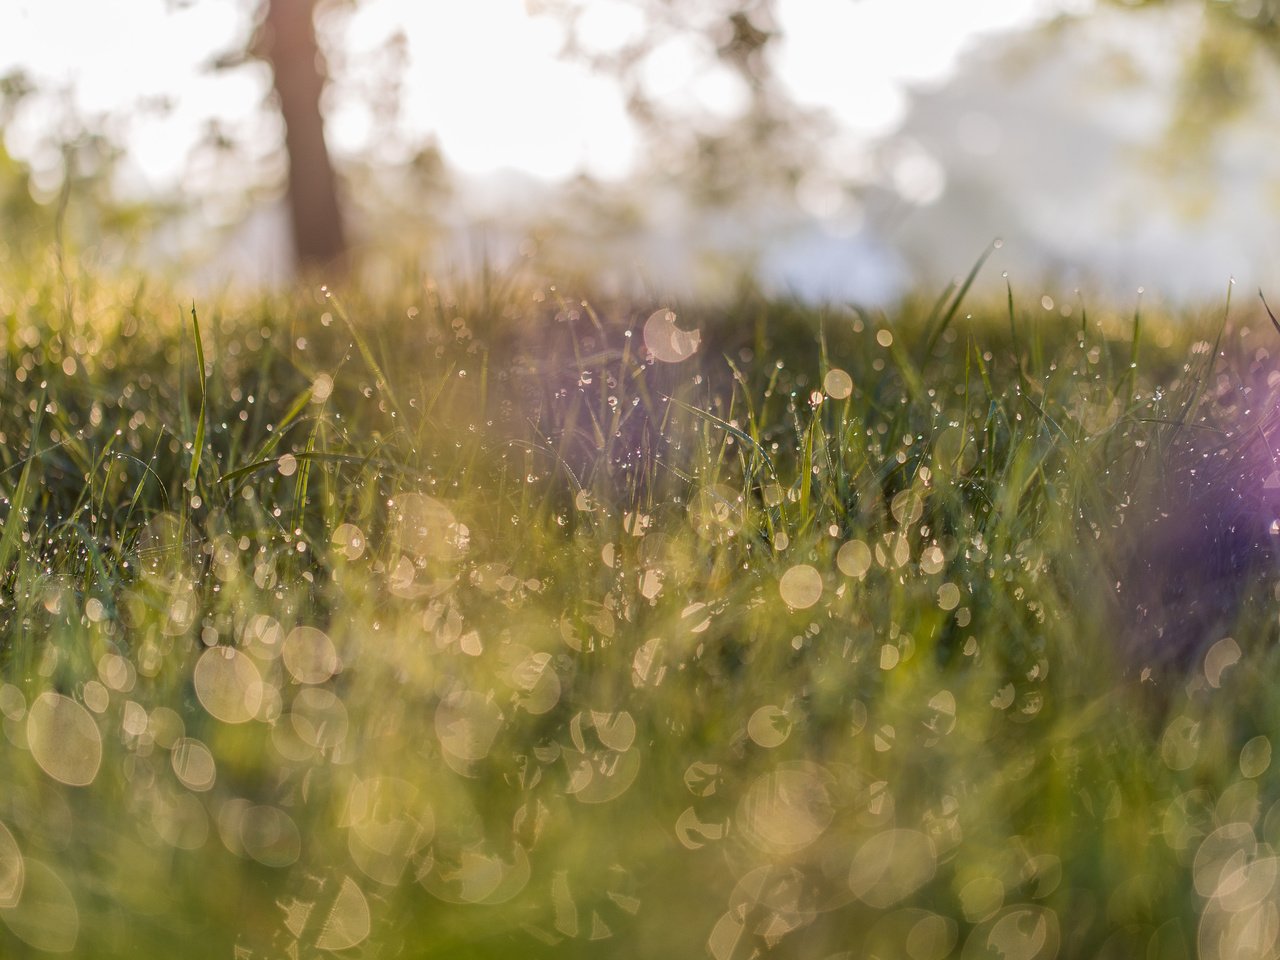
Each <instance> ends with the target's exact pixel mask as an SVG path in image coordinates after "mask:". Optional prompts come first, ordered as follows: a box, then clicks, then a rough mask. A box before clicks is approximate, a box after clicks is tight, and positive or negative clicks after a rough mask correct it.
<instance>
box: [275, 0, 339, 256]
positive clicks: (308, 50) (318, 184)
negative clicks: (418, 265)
mask: <svg viewBox="0 0 1280 960" xmlns="http://www.w3.org/2000/svg"><path fill="white" fill-rule="evenodd" d="M314 9H315V0H267V10H266V19H265V22H264V27H265V36H264V37H263V40H264V41H265V43H264V47H265V49H264V50H263V52H264V53H265V55H266V57H267V60H268V61H269V62H270V63H271V69H272V73H273V74H274V76H275V90H276V96H277V97H279V99H280V113H281V115H282V116H283V118H284V126H285V150H286V151H287V152H288V155H289V217H290V221H291V226H292V230H293V249H294V255H295V257H296V260H297V265H298V267H299V268H300V269H307V268H315V267H333V266H337V265H340V264H341V263H342V261H343V260H344V259H345V257H346V253H347V243H346V236H345V232H344V230H343V225H342V211H341V209H340V208H339V206H338V184H337V178H336V177H335V176H334V172H333V164H332V162H331V161H330V159H329V148H328V146H327V145H326V144H325V139H324V117H323V116H321V113H320V95H321V93H322V92H323V91H324V85H325V74H324V68H323V65H322V61H321V58H320V49H319V47H318V46H317V44H316V31H315V22H314V20H313V18H312V14H313V11H314Z"/></svg>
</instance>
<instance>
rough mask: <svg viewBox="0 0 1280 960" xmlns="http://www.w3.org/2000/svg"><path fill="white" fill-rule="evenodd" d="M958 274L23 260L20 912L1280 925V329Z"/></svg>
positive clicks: (30, 923) (287, 944) (531, 941)
mask: <svg viewBox="0 0 1280 960" xmlns="http://www.w3.org/2000/svg"><path fill="white" fill-rule="evenodd" d="M965 286H966V287H967V284H966V285H965ZM962 293H963V291H961V290H953V291H949V292H948V293H947V295H946V296H944V297H943V298H942V299H941V300H939V301H938V302H937V303H936V304H931V303H930V301H929V300H928V299H924V300H920V301H919V302H917V301H908V302H906V303H904V304H903V305H902V307H901V308H900V309H899V310H897V311H895V312H894V313H893V315H891V316H885V315H882V314H880V313H877V312H874V311H864V310H858V309H853V308H849V307H843V306H841V307H831V308H829V309H825V310H815V309H809V308H805V307H801V306H798V305H795V304H789V303H784V302H768V301H764V300H761V299H759V298H756V297H753V296H750V295H744V296H743V298H742V299H741V301H740V302H738V303H736V304H733V305H731V306H728V307H722V308H717V309H709V308H706V309H699V308H698V306H697V305H687V306H685V307H683V308H682V307H681V306H680V305H675V309H676V313H677V319H676V321H675V322H676V323H677V324H678V327H676V326H673V325H672V322H671V318H670V317H669V316H668V315H666V314H665V313H662V312H659V313H656V314H655V313H654V312H653V311H654V310H655V308H658V307H660V306H662V305H660V304H625V303H608V302H596V301H594V300H592V299H591V298H590V297H589V296H586V297H582V296H576V295H570V294H568V293H566V292H564V291H559V290H556V289H555V288H554V287H551V286H547V285H545V284H537V283H535V282H533V281H531V280H524V279H520V278H516V277H509V278H504V277H500V276H496V275H489V276H487V277H486V278H485V281H484V283H483V284H482V285H478V286H467V285H466V284H458V285H456V286H455V287H447V286H438V285H436V284H435V283H433V282H431V281H425V282H424V281H421V280H419V279H416V278H407V279H406V280H405V281H404V283H403V286H402V290H401V292H400V294H399V296H397V297H387V298H385V299H383V300H380V301H379V302H368V301H366V300H365V299H363V298H361V296H360V295H359V293H358V292H355V291H337V292H336V293H331V292H329V291H327V290H324V289H321V288H314V289H303V290H299V291H297V292H296V293H294V294H292V295H279V296H276V297H264V298H257V299H248V300H239V299H236V298H235V297H232V296H228V297H227V298H225V299H223V300H221V301H218V302H209V303H203V302H201V303H196V304H194V305H193V304H191V303H190V302H189V301H184V300H183V299H182V298H181V296H180V294H178V293H175V292H173V291H170V290H153V289H150V288H149V287H148V286H147V285H145V284H144V283H143V282H142V281H141V280H130V279H127V278H125V279H111V278H104V277H97V276H93V275H87V274H86V275H75V274H73V275H71V276H69V277H65V278H64V277H61V276H59V275H58V272H57V271H56V270H54V269H52V268H50V269H45V268H44V267H42V266H32V265H31V264H23V263H16V262H13V261H9V262H6V263H4V264H2V265H0V319H2V320H3V324H4V331H3V337H4V340H3V351H2V353H0V494H3V497H4V503H3V504H0V516H3V517H4V525H3V530H2V532H0V560H2V561H3V562H2V563H0V568H2V569H0V577H2V580H0V599H2V606H0V638H2V641H0V642H2V645H0V677H2V678H3V685H0V714H2V718H0V726H2V727H3V734H4V738H3V739H0V769H2V770H3V779H2V782H3V783H4V788H3V789H2V790H0V824H2V825H3V829H0V921H2V922H3V925H2V927H0V953H3V954H4V955H5V956H28V955H30V956H38V955H42V952H44V951H50V952H71V953H74V954H75V955H78V956H93V957H113V956H120V957H126V956H127V957H138V956H170V955H172V954H173V953H174V951H175V949H177V950H180V951H181V953H182V955H183V956H191V957H203V956H209V957H230V956H237V957H246V958H250V957H255V958H256V957H264V958H265V957H281V956H299V957H310V956H320V955H328V954H333V955H337V956H350V957H370V958H372V957H392V956H404V957H419V956H422V957H428V956H450V957H476V958H479V957H509V956H540V955H547V956H590V957H595V956H601V957H606V956H607V957H654V956H698V955H703V954H704V953H709V955H710V956H712V957H714V958H715V960H730V958H734V960H737V958H748V957H754V956H764V955H766V954H767V955H769V956H781V957H867V958H869V957H886V958H887V957H903V956H906V957H912V958H916V960H923V958H943V957H950V956H959V957H965V958H969V957H986V956H991V955H1001V956H1004V957H1025V958H1032V957H1036V958H1050V957H1054V956H1061V957H1085V956H1114V957H1144V956H1145V957H1179V956H1186V957H1190V956H1196V955H1198V956H1201V957H1222V958H1227V957H1230V958H1238V957H1253V956H1258V957H1262V956H1271V955H1272V954H1273V953H1274V952H1275V950H1276V948H1277V935H1278V934H1280V922H1278V921H1277V919H1276V918H1277V916H1280V914H1277V906H1278V905H1280V900H1278V899H1277V898H1280V886H1277V882H1278V880H1280V870H1278V869H1277V868H1278V866H1280V860H1277V859H1276V856H1275V853H1274V849H1273V848H1274V846H1275V844H1276V843H1277V842H1278V841H1280V804H1278V803H1277V801H1280V779H1278V778H1277V774H1276V772H1275V771H1276V767H1274V766H1273V765H1272V764H1271V754H1272V741H1271V740H1270V736H1271V734H1272V733H1273V732H1275V730H1276V728H1277V723H1280V701H1278V700H1277V698H1276V697H1275V695H1274V684H1273V681H1272V678H1273V677H1275V676H1276V675H1277V668H1278V667H1280V664H1277V662H1276V661H1277V654H1276V652H1275V650H1276V648H1275V643H1274V640H1275V632H1276V631H1275V627H1276V622H1277V619H1276V615H1275V604H1274V594H1273V593H1272V588H1273V584H1274V581H1275V571H1274V569H1273V568H1272V567H1271V566H1269V564H1270V561H1271V555H1270V549H1269V543H1268V538H1267V531H1268V530H1269V524H1270V522H1271V519H1272V516H1273V514H1272V513H1271V510H1272V505H1271V503H1270V501H1269V500H1268V498H1269V497H1272V496H1273V494H1272V493H1271V486H1269V485H1268V480H1270V478H1271V475H1272V471H1273V469H1274V468H1273V467H1272V465H1271V459H1270V453H1269V450H1270V448H1271V447H1272V446H1280V438H1275V439H1273V438H1272V436H1271V434H1272V427H1273V425H1274V419H1275V418H1274V415H1273V413H1272V394H1273V392H1274V386H1275V383H1274V381H1280V377H1277V375H1276V374H1275V373H1273V372H1272V365H1271V361H1270V359H1269V357H1270V355H1271V354H1272V353H1273V352H1280V351H1277V347H1280V341H1277V339H1276V336H1275V331H1274V330H1272V329H1271V327H1270V323H1269V321H1268V320H1267V319H1266V316H1265V314H1264V313H1263V312H1262V311H1260V310H1259V311H1255V310H1253V308H1252V307H1251V306H1249V305H1246V306H1244V307H1241V306H1239V305H1237V306H1236V307H1235V308H1233V309H1230V310H1229V315H1228V316H1225V317H1224V314H1223V311H1222V310H1221V309H1218V310H1215V311H1214V312H1212V313H1211V314H1206V315H1179V316H1166V315H1160V314H1154V313H1153V314H1150V315H1148V314H1147V313H1144V312H1141V311H1139V312H1138V313H1136V314H1135V313H1134V312H1133V311H1132V309H1131V308H1127V309H1125V310H1123V311H1120V312H1117V313H1114V314H1113V313H1108V312H1106V311H1102V310H1093V311H1089V312H1086V311H1085V309H1084V308H1083V307H1082V306H1081V305H1080V304H1077V303H1073V304H1071V305H1070V306H1069V307H1068V306H1063V305H1060V304H1054V303H1052V302H1051V301H1050V300H1048V299H1047V298H1046V299H1045V300H1044V301H1039V300H1035V301H1029V302H1026V303H1023V302H1022V301H1021V299H1020V298H1019V296H1018V295H1017V291H1010V293H1009V297H1008V299H1007V302H997V303H994V304H983V305H976V306H975V305H972V304H968V303H962V301H961V294H962ZM681 330H696V331H697V332H698V340H697V343H696V351H695V350H694V349H693V347H694V342H695V341H694V338H692V337H689V336H686V335H685V334H683V333H681V332H680V331H681ZM655 354H656V355H658V356H660V357H666V358H667V359H668V360H674V361H676V362H662V361H660V360H655V359H654V355H655ZM1276 476H1277V477H1278V478H1280V474H1277V475H1276Z"/></svg>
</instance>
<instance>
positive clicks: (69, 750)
mask: <svg viewBox="0 0 1280 960" xmlns="http://www.w3.org/2000/svg"><path fill="white" fill-rule="evenodd" d="M27 744H28V746H29V747H30V748H31V756H32V757H33V758H34V759H35V761H36V763H37V764H39V765H40V769H41V770H43V771H44V772H45V773H47V774H48V775H49V776H50V777H52V778H53V779H54V780H57V781H58V782H59V783H65V784H67V785H68V786H72V787H87V786H88V785H89V784H91V783H93V780H94V778H95V777H96V776H97V775H98V767H99V766H100V765H101V763H102V734H101V733H100V732H99V731H98V725H97V724H96V723H94V720H93V716H92V715H91V714H90V713H89V711H88V710H86V709H85V708H84V707H83V706H81V705H80V704H78V703H76V702H75V701H74V700H72V699H71V698H70V697H64V696H62V695H61V694H58V693H42V694H40V696H39V697H37V698H36V700H35V702H34V703H33V704H31V710H30V712H29V713H28V714H27Z"/></svg>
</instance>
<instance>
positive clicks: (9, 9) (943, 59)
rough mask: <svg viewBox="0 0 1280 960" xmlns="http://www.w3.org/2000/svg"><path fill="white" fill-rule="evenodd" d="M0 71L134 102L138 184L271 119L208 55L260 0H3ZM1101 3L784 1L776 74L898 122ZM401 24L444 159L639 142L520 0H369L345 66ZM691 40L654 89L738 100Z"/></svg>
mask: <svg viewBox="0 0 1280 960" xmlns="http://www.w3.org/2000/svg"><path fill="white" fill-rule="evenodd" d="M2 2H3V3H4V4H5V6H6V10H5V13H4V22H3V31H2V32H0V74H3V73H5V72H7V71H8V70H10V69H12V68H14V67H22V68H25V69H27V70H28V71H29V72H30V73H31V74H33V75H34V76H35V77H36V78H37V79H38V80H40V81H43V82H45V83H47V84H50V85H52V86H54V87H57V88H63V89H66V90H67V92H68V95H69V96H70V97H71V99H72V102H73V103H74V104H75V105H76V106H77V107H78V109H79V110H80V111H82V112H84V113H87V114H95V113H106V112H111V111H120V110H124V111H125V112H126V115H125V118H124V119H123V120H122V121H120V122H121V123H123V125H124V126H123V131H124V133H125V137H124V139H125V141H126V142H127V149H128V151H129V156H130V160H131V162H132V165H133V167H134V168H135V172H136V175H137V177H136V178H137V181H138V185H139V186H141V187H144V188H146V187H151V188H159V189H165V188H171V187H173V186H175V185H176V184H177V183H178V182H179V180H180V178H181V176H182V175H183V171H184V170H185V169H186V154H187V150H188V148H189V146H190V145H191V144H192V143H193V142H194V141H195V139H196V138H197V137H198V136H199V133H200V131H201V130H202V129H203V128H204V126H205V124H206V123H207V122H208V121H209V120H210V119H211V118H218V119H220V120H222V121H224V122H226V123H228V124H229V125H231V126H232V127H235V126H237V125H245V124H259V125H261V124H262V123H263V122H264V121H263V120H262V118H261V114H260V113H259V112H258V110H257V108H258V106H259V105H260V104H261V102H262V98H263V96H264V94H265V91H266V85H267V83H268V75H267V74H266V72H265V70H263V69H247V70H240V71H234V72H231V73H224V74H220V75H210V74H209V73H207V72H205V71H203V70H202V64H203V63H204V61H206V60H207V59H208V58H209V57H210V56H211V55H213V54H214V53H217V52H222V51H225V50H227V49H229V48H232V47H233V46H234V44H235V42H236V40H237V38H238V37H240V36H242V35H243V29H244V28H243V25H244V23H245V18H246V16H247V10H248V9H249V8H250V7H251V4H252V0H196V2H195V3H193V4H192V5H190V6H189V7H187V8H186V9H183V10H179V11H177V12H170V10H169V8H168V6H167V5H166V2H165V0H128V2H104V0H2ZM1090 4H1091V0H975V2H959V0H778V7H779V14H780V19H781V26H782V29H783V32H784V41H783V42H782V43H781V44H780V45H779V46H778V48H777V51H776V54H775V55H776V57H777V60H776V65H777V68H778V72H779V75H780V77H781V78H782V81H783V82H784V83H785V84H786V86H787V87H788V88H789V89H790V91H791V93H792V94H793V95H794V96H795V98H796V99H797V100H798V101H799V102H801V103H805V104H812V105H822V106H826V107H828V108H830V109H831V110H832V111H833V112H834V113H835V115H836V116H837V117H838V118H840V119H841V120H842V121H843V122H844V123H845V124H846V125H847V126H848V127H849V129H850V131H851V133H852V134H854V135H855V136H858V137H867V138H871V137H874V136H876V135H879V134H884V133H887V132H889V131H891V130H892V129H893V127H894V125H895V124H896V123H897V122H898V120H899V119H900V118H901V116H902V113H903V109H904V104H905V100H904V87H905V86H906V85H909V84H918V83H929V82H934V81H940V80H942V79H944V78H945V77H946V76H947V75H948V73H949V71H950V70H951V69H952V68H953V67H954V65H955V63H956V60H957V57H958V56H959V55H960V54H961V53H962V52H963V51H964V50H965V49H966V47H968V46H969V45H970V44H972V43H973V42H974V40H975V39H976V38H978V37H980V36H981V35H982V34H983V33H986V32H990V31H996V30H1004V29H1009V28H1016V27H1019V26H1023V25H1027V24H1030V23H1032V22H1034V21H1035V20H1037V19H1039V18H1043V17H1046V16H1049V15H1052V14H1053V13H1054V12H1056V11H1059V10H1062V9H1067V8H1070V9H1076V10H1079V9H1081V8H1082V7H1087V6H1089V5H1090ZM639 28H640V21H639V19H638V17H637V15H636V14H635V11H634V8H633V7H632V6H631V5H630V4H629V3H627V2H626V0H588V4H587V16H586V18H585V20H584V23H583V34H584V37H585V38H586V39H587V40H588V41H589V42H590V43H592V44H593V45H594V46H595V47H596V48H597V49H599V50H602V51H608V50H609V49H611V48H614V47H616V46H617V45H619V44H621V43H625V42H626V40H627V38H628V37H630V36H632V35H633V34H634V31H636V30H638V29H639ZM397 30H402V31H403V32H404V35H405V37H406V39H407V42H408V52H409V59H408V66H407V76H406V77H405V81H404V92H405V103H404V122H405V134H406V137H407V139H410V140H411V139H413V138H414V137H415V136H418V135H428V134H431V135H434V136H436V137H437V138H438V141H439V143H440V145H441V148H442V149H443V151H444V153H445V155H446V158H447V159H448V160H449V161H450V162H451V163H452V164H453V165H454V166H455V167H456V168H458V169H460V170H462V171H464V172H468V173H485V172H490V171H494V170H499V169H514V170H519V171H523V172H526V173H529V174H532V175H534V176H538V177H542V178H546V179H558V178H562V177H566V176H569V175H571V174H573V173H575V172H578V171H580V170H586V171H588V172H590V173H593V174H595V175H597V176H601V177H606V178H613V177H622V176H625V175H626V173H627V172H628V170H629V169H631V167H632V165H633V164H634V162H635V150H636V147H637V140H636V137H635V135H634V131H633V130H632V128H631V125H630V121H629V120H628V119H627V117H626V114H625V110H624V109H623V104H622V99H621V96H620V94H619V92H618V90H617V89H616V88H615V86H614V85H613V83H612V82H611V81H610V80H608V79H606V78H603V77H598V76H592V75H590V74H588V73H587V72H586V71H585V70H584V69H583V68H582V67H580V66H576V65H573V64H570V63H565V62H562V61H559V60H557V59H556V56H555V54H556V51H557V50H558V48H559V43H560V33H559V30H560V28H559V26H558V25H557V24H556V22H555V21H554V20H552V19H548V18H534V17H530V16H529V15H528V14H527V13H526V11H525V5H524V3H523V2H522V0H365V2H364V3H363V4H362V5H361V6H360V7H359V9H358V10H357V12H356V13H355V14H354V15H353V16H352V18H351V19H350V21H349V22H348V23H347V24H346V26H345V28H344V30H343V34H342V37H341V40H340V42H341V43H342V44H343V45H344V47H345V49H346V51H347V52H348V53H349V56H350V63H351V68H350V74H349V77H348V79H350V80H354V81H359V80H360V79H361V78H362V77H368V76H371V75H376V73H377V71H378V70H379V69H380V68H384V67H385V64H384V63H383V58H382V56H381V55H380V54H379V52H378V51H379V50H380V49H381V44H382V42H383V41H384V40H385V39H386V38H387V37H388V36H389V35H391V34H392V33H394V32H395V31H397ZM700 52H701V51H699V49H698V46H697V42H696V41H694V40H690V41H686V42H684V43H683V44H679V43H675V44H671V45H669V46H668V47H666V48H664V49H659V50H657V51H655V52H654V54H653V56H652V58H651V60H650V61H649V63H648V64H647V65H646V68H645V78H646V82H647V83H648V84H649V87H650V89H651V90H652V91H654V92H656V93H658V94H659V95H665V96H667V97H669V98H672V102H673V103H680V104H688V105H689V106H690V107H691V108H694V109H700V110H702V111H705V112H711V113H728V114H731V113H732V112H733V111H734V110H735V109H737V108H738V107H739V106H740V105H741V104H742V103H743V101H744V94H743V91H741V90H740V89H739V88H738V82H737V80H736V78H734V77H733V76H732V75H731V74H729V73H728V72H727V71H723V69H722V68H718V67H716V66H714V64H712V65H710V66H709V67H708V66H706V65H703V66H701V67H700V66H699V62H700V61H702V62H703V63H704V64H705V63H707V62H709V61H706V60H705V59H704V58H702V57H700V56H699V54H700ZM343 89H344V88H342V87H338V88H336V90H337V94H338V95H337V96H336V97H335V102H334V109H333V112H332V114H331V116H330V130H331V135H332V138H333V141H334V143H335V146H337V148H338V149H339V150H357V149H360V148H361V147H362V146H364V145H366V144H367V142H368V139H369V137H370V136H371V133H372V130H373V120H372V117H371V115H370V114H369V112H368V110H367V108H366V107H365V106H364V105H363V103H362V102H361V101H360V99H359V98H358V97H355V96H351V95H343V93H342V90H343ZM155 97H171V98H173V99H174V101H175V102H176V104H177V109H175V110H173V111H171V112H170V113H169V114H167V115H163V116H162V115H159V114H156V115H152V114H150V113H147V112H146V111H141V110H137V109H135V108H134V105H135V104H136V103H137V102H138V101H139V100H140V99H145V98H155ZM49 123H50V115H49V114H48V113H45V112H44V111H40V112H39V113H38V114H37V112H36V111H26V113H25V114H23V115H21V116H20V117H19V118H18V121H17V122H16V123H15V124H14V126H13V128H11V129H10V131H9V133H8V137H7V141H6V142H7V144H8V146H9V148H10V150H12V151H13V152H15V153H17V154H19V155H20V156H24V157H26V158H28V159H32V160H34V161H35V162H36V164H37V166H44V165H48V166H50V167H56V158H55V157H53V156H52V155H46V156H44V157H43V158H42V157H40V156H38V155H37V151H36V148H35V146H34V144H35V143H36V142H37V141H38V140H39V139H41V137H42V135H44V134H45V133H47V126H48V124H49Z"/></svg>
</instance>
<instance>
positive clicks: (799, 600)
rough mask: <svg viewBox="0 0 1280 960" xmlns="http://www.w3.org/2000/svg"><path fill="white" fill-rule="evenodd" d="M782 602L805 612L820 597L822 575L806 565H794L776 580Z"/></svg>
mask: <svg viewBox="0 0 1280 960" xmlns="http://www.w3.org/2000/svg"><path fill="white" fill-rule="evenodd" d="M778 593H779V594H781V595H782V601H783V603H785V604H786V605H787V606H789V607H791V608H793V609H795V610H807V609H808V608H809V607H812V606H813V605H814V604H815V603H817V602H818V600H819V599H821V597H822V574H820V573H819V572H818V571H817V570H816V569H815V568H814V567H812V566H810V565H809V564H807V563H799V564H796V565H795V566H794V567H792V568H791V569H789V570H787V572H786V573H784V574H783V575H782V576H781V578H779V580H778Z"/></svg>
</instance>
